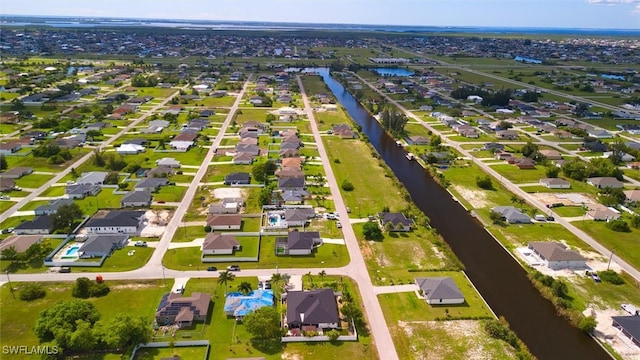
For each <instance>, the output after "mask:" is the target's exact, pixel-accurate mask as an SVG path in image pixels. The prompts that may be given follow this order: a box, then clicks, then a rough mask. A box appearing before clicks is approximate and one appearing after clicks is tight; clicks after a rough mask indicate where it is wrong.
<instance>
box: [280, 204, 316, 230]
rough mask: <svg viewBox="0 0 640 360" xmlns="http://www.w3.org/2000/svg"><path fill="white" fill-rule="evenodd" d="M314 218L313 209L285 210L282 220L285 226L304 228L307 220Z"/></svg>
mask: <svg viewBox="0 0 640 360" xmlns="http://www.w3.org/2000/svg"><path fill="white" fill-rule="evenodd" d="M315 216H316V212H315V210H314V209H313V207H300V208H287V209H285V210H284V219H285V220H286V222H287V226H304V225H305V224H306V223H307V221H309V219H312V218H314V217H315Z"/></svg>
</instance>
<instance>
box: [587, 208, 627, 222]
mask: <svg viewBox="0 0 640 360" xmlns="http://www.w3.org/2000/svg"><path fill="white" fill-rule="evenodd" d="M587 216H588V217H590V218H591V219H593V220H596V221H609V220H616V219H618V218H619V217H620V212H619V211H618V210H616V209H614V208H612V207H607V206H604V205H602V204H589V210H587Z"/></svg>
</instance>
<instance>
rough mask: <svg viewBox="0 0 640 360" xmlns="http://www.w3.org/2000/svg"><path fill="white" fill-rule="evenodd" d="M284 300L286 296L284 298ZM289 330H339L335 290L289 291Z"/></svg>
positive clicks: (287, 300) (287, 294)
mask: <svg viewBox="0 0 640 360" xmlns="http://www.w3.org/2000/svg"><path fill="white" fill-rule="evenodd" d="M283 298H284V296H283ZM286 302H287V317H286V323H285V324H286V327H287V328H289V329H302V328H303V327H304V328H305V329H309V330H314V331H318V329H337V328H339V327H340V316H339V314H338V302H337V301H336V294H335V293H334V292H333V289H316V290H311V291H289V292H287V293H286Z"/></svg>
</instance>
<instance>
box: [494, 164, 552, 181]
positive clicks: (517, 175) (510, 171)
mask: <svg viewBox="0 0 640 360" xmlns="http://www.w3.org/2000/svg"><path fill="white" fill-rule="evenodd" d="M491 168H492V169H493V170H495V171H497V172H498V173H499V174H500V175H502V176H504V177H506V178H507V179H509V180H510V181H511V182H513V183H516V184H518V183H537V182H539V181H540V179H541V178H544V177H546V169H545V168H544V167H542V166H537V167H536V168H535V169H524V170H520V169H518V167H517V166H515V165H509V164H497V165H491Z"/></svg>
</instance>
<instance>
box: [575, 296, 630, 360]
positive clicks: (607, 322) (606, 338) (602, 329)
mask: <svg viewBox="0 0 640 360" xmlns="http://www.w3.org/2000/svg"><path fill="white" fill-rule="evenodd" d="M584 314H585V315H591V316H595V318H596V320H597V321H598V326H597V327H596V330H595V335H596V337H597V338H598V340H600V341H602V342H606V343H607V344H609V345H611V347H613V349H614V350H615V351H616V352H617V353H618V354H620V356H622V357H623V358H624V359H629V360H632V359H640V348H638V347H637V346H635V345H634V344H633V343H632V342H631V340H629V339H628V338H627V337H625V336H624V335H621V334H620V331H619V330H618V329H616V328H614V327H613V326H612V321H611V317H612V316H621V315H622V316H626V315H629V314H627V313H626V312H625V311H624V310H622V309H619V310H618V309H597V308H593V307H590V308H587V309H586V310H585V311H584Z"/></svg>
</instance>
